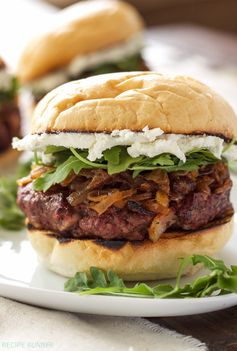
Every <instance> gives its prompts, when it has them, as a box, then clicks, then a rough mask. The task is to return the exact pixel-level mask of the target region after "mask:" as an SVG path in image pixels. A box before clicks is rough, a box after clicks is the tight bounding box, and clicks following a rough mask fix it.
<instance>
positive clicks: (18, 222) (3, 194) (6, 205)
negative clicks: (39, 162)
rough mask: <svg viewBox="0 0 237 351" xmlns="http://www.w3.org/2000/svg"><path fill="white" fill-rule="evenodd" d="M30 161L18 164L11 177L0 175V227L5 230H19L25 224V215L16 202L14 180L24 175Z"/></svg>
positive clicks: (27, 170)
mask: <svg viewBox="0 0 237 351" xmlns="http://www.w3.org/2000/svg"><path fill="white" fill-rule="evenodd" d="M30 164H31V162H27V163H25V164H21V165H19V166H18V168H17V170H16V173H15V175H14V176H12V177H0V227H1V228H4V229H7V230H20V229H22V228H23V227H24V225H25V216H24V214H23V213H22V212H21V210H20V209H19V207H18V206H17V204H16V195H17V184H16V180H17V179H18V178H22V177H24V176H26V175H27V174H28V173H29V171H30Z"/></svg>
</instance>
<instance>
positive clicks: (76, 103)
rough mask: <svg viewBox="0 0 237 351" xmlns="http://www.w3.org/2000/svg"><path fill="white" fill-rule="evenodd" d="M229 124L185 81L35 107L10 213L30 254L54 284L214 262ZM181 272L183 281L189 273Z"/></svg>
mask: <svg viewBox="0 0 237 351" xmlns="http://www.w3.org/2000/svg"><path fill="white" fill-rule="evenodd" d="M236 135H237V120H236V116H235V114H234V112H233V110H232V109H231V107H230V106H229V105H228V104H227V103H226V102H225V101H224V99H223V98H221V97H220V96H219V95H218V94H216V93H215V92H214V91H212V90H211V89H209V88H208V87H207V86H205V85H203V84H201V83H199V82H198V81H196V80H193V79H191V78H189V77H183V76H177V77H170V76H165V75H161V74H158V73H155V72H130V73H129V72H127V73H112V74H105V75H99V76H95V77H90V78H85V79H82V80H78V81H74V82H70V83H67V84H65V85H62V86H60V87H58V88H57V89H55V90H53V91H52V92H50V93H49V94H48V95H46V96H45V97H44V99H43V100H41V101H40V103H39V104H38V106H37V107H36V110H35V113H34V117H33V124H32V131H31V134H30V135H27V136H25V137H24V138H23V139H17V138H16V139H14V141H13V146H14V147H15V148H17V149H18V150H30V151H34V153H35V158H34V162H33V164H32V170H31V172H30V174H29V175H28V176H27V177H25V178H23V179H19V181H18V184H19V190H18V204H19V206H20V208H21V209H22V211H23V212H24V213H25V215H26V217H27V227H28V235H29V239H30V241H31V244H32V246H33V248H34V249H35V250H36V252H37V253H38V255H39V257H40V258H41V260H42V261H43V262H44V263H45V264H46V266H47V267H48V268H49V269H50V270H52V271H54V272H57V273H59V274H61V275H63V276H67V277H71V276H73V275H74V274H75V273H76V272H78V271H80V272H82V271H83V272H89V268H90V267H91V266H96V267H98V268H101V269H103V270H107V269H112V270H114V271H115V272H116V273H117V274H119V275H120V276H121V277H123V278H124V279H126V280H137V279H144V280H151V279H157V278H168V277H174V276H175V275H176V273H177V269H178V266H179V259H180V258H181V257H185V256H187V255H192V254H203V255H204V254H206V255H214V254H215V253H217V252H218V251H219V250H220V249H221V248H222V247H223V246H224V245H225V244H226V242H227V241H228V239H229V237H230V235H231V231H232V219H233V212H234V210H233V206H232V204H231V202H230V191H231V187H232V181H231V179H230V175H229V170H228V160H231V159H232V160H233V159H234V158H235V156H236V145H234V142H233V140H234V138H235V136H236ZM186 273H192V271H191V270H190V269H189V270H188V271H186Z"/></svg>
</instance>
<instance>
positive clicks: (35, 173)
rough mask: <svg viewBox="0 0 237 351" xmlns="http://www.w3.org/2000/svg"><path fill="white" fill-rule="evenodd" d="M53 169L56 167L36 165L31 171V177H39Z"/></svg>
mask: <svg viewBox="0 0 237 351" xmlns="http://www.w3.org/2000/svg"><path fill="white" fill-rule="evenodd" d="M53 169H54V168H53V167H48V166H36V167H34V168H33V169H32V171H31V172H30V176H31V179H37V178H39V177H41V176H42V175H43V174H45V173H47V172H48V171H51V170H53Z"/></svg>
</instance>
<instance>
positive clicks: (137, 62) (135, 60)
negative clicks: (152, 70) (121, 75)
mask: <svg viewBox="0 0 237 351" xmlns="http://www.w3.org/2000/svg"><path fill="white" fill-rule="evenodd" d="M141 60H142V58H141V55H140V54H136V55H133V56H130V57H127V58H125V59H123V60H121V61H119V62H111V63H103V64H101V65H99V66H97V67H95V68H94V69H93V70H92V72H91V75H98V74H104V73H113V72H119V71H121V72H122V71H124V72H128V71H140V70H141V69H140V67H141Z"/></svg>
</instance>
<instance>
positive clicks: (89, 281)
mask: <svg viewBox="0 0 237 351" xmlns="http://www.w3.org/2000/svg"><path fill="white" fill-rule="evenodd" d="M196 264H202V265H203V266H204V267H205V268H206V269H208V270H209V274H205V275H203V276H201V277H198V278H197V279H195V280H194V281H192V282H191V283H188V284H185V285H184V286H182V285H181V282H180V280H181V276H182V274H183V273H184V271H185V269H186V268H187V266H189V265H194V266H195V265H196ZM64 290H65V291H69V292H77V293H80V294H82V295H97V294H98V295H120V296H126V297H142V298H145V297H147V298H163V299H164V298H188V297H189V298H190V297H196V298H200V297H204V296H211V295H213V294H215V295H223V294H227V293H237V266H231V267H227V266H226V265H225V264H224V262H223V261H222V260H217V259H214V258H212V257H209V256H202V255H192V256H188V257H186V258H183V259H181V261H180V267H179V270H178V273H177V278H176V283H175V285H174V286H172V285H170V284H167V283H164V284H157V285H156V286H150V285H148V284H146V283H136V284H135V285H134V286H133V287H128V286H126V285H125V283H124V282H123V280H122V279H121V278H119V277H118V275H117V274H116V273H114V272H112V271H111V270H109V271H108V272H103V271H102V270H101V269H99V268H96V267H91V268H90V276H89V275H87V274H85V273H83V272H81V273H76V275H75V276H74V277H73V278H70V279H69V280H68V281H67V282H66V283H65V286H64Z"/></svg>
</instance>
